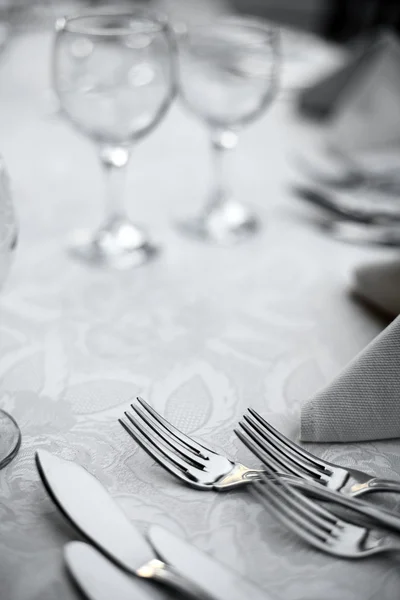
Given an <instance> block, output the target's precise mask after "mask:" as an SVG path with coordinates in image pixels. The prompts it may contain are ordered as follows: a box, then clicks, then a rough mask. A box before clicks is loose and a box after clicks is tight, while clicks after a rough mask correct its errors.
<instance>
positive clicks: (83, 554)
mask: <svg viewBox="0 0 400 600" xmlns="http://www.w3.org/2000/svg"><path fill="white" fill-rule="evenodd" d="M64 559H65V562H66V565H67V568H68V571H69V572H70V574H71V576H72V579H73V580H74V582H75V584H76V585H77V586H78V587H79V588H80V589H81V590H82V591H83V593H84V594H85V596H87V597H88V599H89V600H110V598H118V600H155V598H158V600H160V598H161V594H160V592H159V591H158V590H156V589H155V588H154V586H150V585H148V584H147V585H146V582H144V581H143V582H142V581H140V580H139V579H138V578H136V577H132V575H128V574H127V573H126V572H124V571H122V569H119V568H118V567H117V566H115V565H114V563H112V562H111V561H109V560H108V559H107V558H105V557H104V556H103V555H102V554H100V552H98V551H97V550H95V549H94V548H93V546H89V545H88V544H85V543H84V542H69V543H68V544H66V546H65V548H64ZM155 592H157V594H156V593H155Z"/></svg>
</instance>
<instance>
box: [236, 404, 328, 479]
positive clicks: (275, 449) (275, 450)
mask: <svg viewBox="0 0 400 600" xmlns="http://www.w3.org/2000/svg"><path fill="white" fill-rule="evenodd" d="M244 420H245V421H246V423H247V425H249V426H250V428H251V429H253V430H254V431H256V432H257V442H258V444H259V445H260V446H261V447H262V448H263V449H264V450H265V451H266V452H269V454H271V455H272V456H274V457H275V459H276V460H280V462H281V463H282V464H284V465H285V467H286V468H287V469H288V468H290V466H294V465H295V466H296V468H300V469H302V471H303V473H306V474H309V475H311V476H312V477H313V478H314V479H321V477H323V475H324V474H326V471H321V469H320V468H319V467H315V466H314V465H313V464H312V463H310V461H308V460H304V458H302V457H301V456H300V455H299V454H297V453H294V452H292V450H291V449H290V448H288V447H287V446H285V445H283V444H281V443H280V442H279V440H278V441H276V440H275V438H272V439H270V436H269V434H268V432H266V431H263V429H262V427H260V425H259V424H258V422H257V421H255V420H254V419H253V418H252V417H250V416H248V415H244ZM325 476H326V475H325Z"/></svg>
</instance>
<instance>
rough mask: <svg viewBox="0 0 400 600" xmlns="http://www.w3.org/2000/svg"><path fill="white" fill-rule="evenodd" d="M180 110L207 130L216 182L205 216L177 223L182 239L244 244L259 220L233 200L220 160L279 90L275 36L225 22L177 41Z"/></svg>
mask: <svg viewBox="0 0 400 600" xmlns="http://www.w3.org/2000/svg"><path fill="white" fill-rule="evenodd" d="M178 48H179V52H178V55H179V85H180V95H181V98H182V101H183V103H184V105H185V106H186V107H187V108H188V109H189V110H190V111H191V112H192V113H193V114H194V115H195V116H197V117H198V118H200V119H201V120H202V121H203V123H204V124H205V125H206V126H207V127H208V129H209V130H210V141H211V148H212V152H213V164H214V182H213V188H212V190H211V192H210V197H209V200H208V202H207V204H206V207H205V209H204V211H203V212H202V213H201V214H200V215H199V217H197V218H195V219H191V220H188V221H186V222H184V223H181V227H183V230H184V231H185V232H186V233H189V234H192V235H196V236H197V237H200V238H202V239H207V240H209V239H212V240H214V241H218V242H222V243H231V242H237V241H239V240H242V239H243V238H245V237H248V236H249V235H251V234H253V233H254V232H255V230H256V229H257V228H258V224H259V223H258V219H257V217H256V216H255V215H254V214H253V213H252V211H251V210H250V209H248V207H246V206H245V205H244V204H242V203H241V202H239V201H237V200H235V199H234V197H233V195H232V193H231V191H230V190H229V185H228V181H227V179H228V178H227V177H226V173H225V164H224V157H225V155H226V153H227V151H230V150H233V149H234V148H235V147H236V145H237V142H238V134H239V132H240V131H241V130H242V129H243V127H245V126H246V125H248V124H249V123H251V122H253V121H255V120H256V119H257V118H259V117H260V116H261V115H262V114H263V113H264V111H265V110H266V109H267V108H268V107H269V105H270V104H271V102H272V100H273V99H274V97H275V95H276V93H277V89H278V76H277V74H278V31H277V30H276V29H275V28H274V27H272V26H270V25H269V24H268V23H265V22H263V21H261V20H259V19H256V18H253V17H237V18H233V17H225V18H223V19H219V20H218V21H216V22H215V23H213V24H208V25H201V26H198V27H194V28H193V29H188V30H186V31H183V32H182V34H181V35H180V36H179V44H178Z"/></svg>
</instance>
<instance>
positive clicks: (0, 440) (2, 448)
mask: <svg viewBox="0 0 400 600" xmlns="http://www.w3.org/2000/svg"><path fill="white" fill-rule="evenodd" d="M20 446H21V432H20V430H19V427H18V425H17V423H16V422H15V421H14V419H13V418H12V417H10V415H9V414H7V413H6V412H4V411H3V410H0V469H2V468H3V467H5V466H6V465H8V463H9V462H10V461H11V460H12V459H13V458H14V456H15V455H16V454H17V452H18V450H19V448H20Z"/></svg>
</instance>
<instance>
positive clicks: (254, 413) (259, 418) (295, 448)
mask: <svg viewBox="0 0 400 600" xmlns="http://www.w3.org/2000/svg"><path fill="white" fill-rule="evenodd" d="M248 412H249V413H250V414H251V415H252V416H253V417H254V418H255V419H256V420H257V421H258V422H259V423H260V425H261V426H262V427H263V428H264V429H265V430H266V431H268V432H269V433H270V434H271V435H272V436H274V438H275V439H277V440H280V441H281V442H282V443H283V444H285V446H287V447H288V448H290V449H291V450H292V451H293V452H295V453H297V454H299V455H300V456H302V457H303V458H305V459H308V460H309V461H310V462H312V463H313V464H314V465H318V466H319V467H321V469H323V470H328V471H329V465H327V464H326V462H325V461H323V460H321V459H319V458H317V457H316V456H314V455H313V454H311V453H310V452H308V451H307V450H304V448H301V447H300V446H299V445H298V444H295V442H292V440H289V438H287V437H286V436H284V435H283V433H280V432H279V431H277V430H276V429H275V427H272V425H270V423H268V422H267V421H266V420H265V419H264V418H263V417H262V416H261V415H259V414H258V412H257V411H255V410H254V408H249V409H248Z"/></svg>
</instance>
